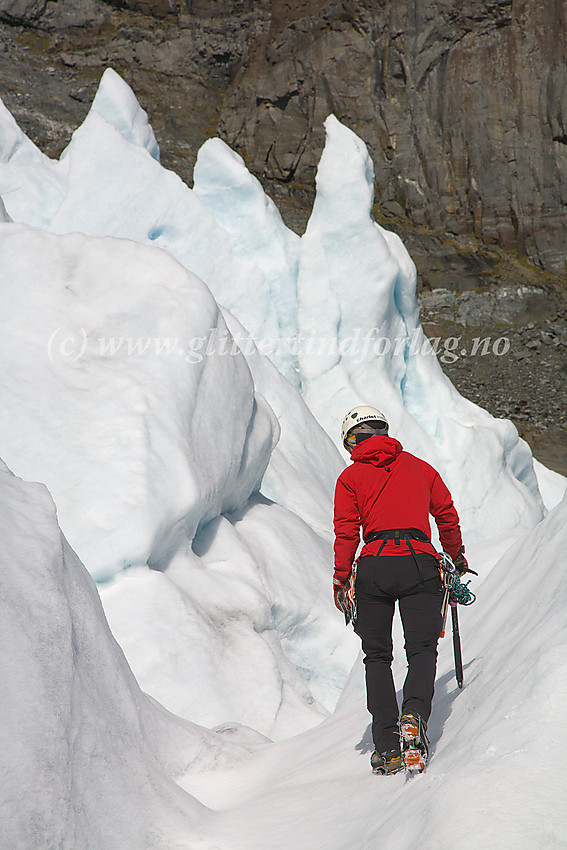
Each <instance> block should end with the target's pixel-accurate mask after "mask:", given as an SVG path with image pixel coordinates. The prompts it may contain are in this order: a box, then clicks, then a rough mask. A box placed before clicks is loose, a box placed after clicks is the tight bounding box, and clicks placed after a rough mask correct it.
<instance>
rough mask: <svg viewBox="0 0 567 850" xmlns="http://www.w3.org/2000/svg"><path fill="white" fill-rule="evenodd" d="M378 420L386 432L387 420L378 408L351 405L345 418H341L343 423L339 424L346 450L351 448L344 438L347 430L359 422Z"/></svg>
mask: <svg viewBox="0 0 567 850" xmlns="http://www.w3.org/2000/svg"><path fill="white" fill-rule="evenodd" d="M369 421H373V422H380V423H383V424H384V428H383V430H384V431H385V432H386V433H387V432H388V420H387V419H386V417H385V416H384V414H383V413H381V412H380V411H379V410H376V408H375V407H367V406H366V405H364V404H361V405H360V406H359V407H353V409H352V410H349V412H348V413H347V415H346V416H345V418H344V419H343V424H342V426H341V436H342V439H343V446H344V447H345V449H347V450H352V446H348V445H347V442H346V438H347V435H348V432H349V431H350V430H351V429H352V428H354V427H355V425H360V423H361V422H369Z"/></svg>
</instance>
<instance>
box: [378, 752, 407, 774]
mask: <svg viewBox="0 0 567 850" xmlns="http://www.w3.org/2000/svg"><path fill="white" fill-rule="evenodd" d="M370 764H371V765H372V770H373V772H374V773H382V774H384V775H387V774H391V773H398V772H399V771H400V770H403V769H404V765H403V762H402V754H401V752H400V751H399V750H388V751H387V752H385V753H379V752H378V750H374V752H373V753H372V755H371V756H370Z"/></svg>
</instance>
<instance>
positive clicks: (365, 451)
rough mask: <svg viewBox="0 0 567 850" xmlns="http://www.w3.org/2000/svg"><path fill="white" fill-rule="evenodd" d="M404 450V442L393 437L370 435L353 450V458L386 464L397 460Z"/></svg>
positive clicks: (377, 464) (353, 459)
mask: <svg viewBox="0 0 567 850" xmlns="http://www.w3.org/2000/svg"><path fill="white" fill-rule="evenodd" d="M402 451H403V448H402V444H401V443H400V442H399V440H394V438H393V437H380V436H376V437H369V438H368V440H364V442H362V443H359V444H358V446H355V447H354V449H353V450H352V454H351V456H350V457H351V460H352V461H361V462H362V463H372V464H373V465H374V466H386V465H387V464H389V463H392V462H393V461H395V460H396V458H397V457H398V455H399V454H400V453H401V452H402Z"/></svg>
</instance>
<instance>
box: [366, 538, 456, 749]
mask: <svg viewBox="0 0 567 850" xmlns="http://www.w3.org/2000/svg"><path fill="white" fill-rule="evenodd" d="M417 559H418V562H419V570H418V566H417V564H416V562H415V560H414V558H413V556H412V555H411V554H408V555H398V556H380V557H378V558H376V557H367V558H360V560H359V561H358V569H357V575H356V604H357V620H356V628H355V631H356V633H357V635H359V637H360V638H361V639H362V649H363V652H364V656H365V657H364V664H365V665H366V695H367V705H368V710H369V712H370V714H371V715H372V739H373V741H374V746H375V747H376V749H377V750H378V752H379V753H383V752H386V751H387V750H393V749H397V748H398V747H399V732H398V717H399V714H400V712H399V709H398V703H397V699H396V689H395V686H394V679H393V676H392V667H391V665H392V620H393V616H394V606H395V602H396V600H398V605H399V609H400V615H401V619H402V625H403V629H404V638H405V651H406V658H407V662H408V671H407V676H406V680H405V682H404V689H403V702H402V706H401V713H402V714H403V713H406V712H412V713H416V714H419V715H420V716H421V717H422V718H423V720H426V721H427V720H428V719H429V715H430V713H431V700H432V699H433V690H434V685H435V671H436V667H437V641H438V640H439V634H440V632H441V604H442V599H443V586H442V583H441V578H440V576H439V569H438V566H437V561H436V560H435V558H434V557H433V556H432V555H427V554H424V555H419V554H418V555H417Z"/></svg>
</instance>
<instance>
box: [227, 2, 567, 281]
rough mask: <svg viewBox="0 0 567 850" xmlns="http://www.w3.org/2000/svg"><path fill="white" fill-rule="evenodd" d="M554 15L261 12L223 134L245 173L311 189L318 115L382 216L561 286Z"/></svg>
mask: <svg viewBox="0 0 567 850" xmlns="http://www.w3.org/2000/svg"><path fill="white" fill-rule="evenodd" d="M566 31H567V4H565V2H564V0H518V2H515V1H514V2H513V0H483V2H479V0H382V2H369V1H368V0H366V2H350V0H332V2H322V1H321V0H302V2H301V0H298V2H293V0H272V7H271V26H270V29H269V31H268V33H265V34H262V35H261V36H260V37H259V38H257V39H256V40H255V41H254V42H253V43H252V45H251V46H250V48H249V51H248V54H247V56H246V57H244V59H243V62H242V66H241V68H240V70H239V73H238V74H237V75H236V77H235V79H234V81H233V83H232V88H231V91H230V93H229V96H228V98H227V100H226V101H225V107H224V109H223V111H222V115H221V122H220V129H221V131H222V133H223V135H224V136H225V137H226V139H227V141H228V142H229V144H231V145H233V146H235V147H236V148H237V149H239V150H240V151H241V152H242V153H243V154H244V156H245V158H246V160H247V162H248V164H249V165H250V167H251V168H252V169H253V170H254V171H255V172H256V173H257V174H261V175H264V176H265V177H267V178H272V179H277V180H280V181H289V180H295V181H300V182H306V183H309V182H311V181H312V179H313V176H314V171H315V167H316V163H317V160H318V157H319V155H320V151H321V146H322V143H323V131H322V127H321V123H322V121H323V120H324V118H325V117H326V116H327V115H328V114H329V112H334V113H335V115H337V117H338V118H339V119H340V120H341V121H344V122H345V123H346V124H347V125H348V126H350V127H351V128H352V129H353V130H355V131H356V132H357V133H358V134H359V135H361V136H362V137H363V138H364V140H365V141H366V142H367V144H368V145H369V148H370V150H371V153H372V156H373V159H374V163H375V168H376V185H377V199H378V201H379V203H380V206H381V207H382V208H383V209H386V210H387V209H388V208H389V209H391V211H392V212H393V213H394V214H396V212H399V213H403V214H404V215H405V216H407V217H408V218H409V219H410V220H411V221H413V222H414V223H416V224H426V225H429V226H430V227H432V228H433V229H435V230H438V231H439V230H441V231H449V232H450V233H454V234H461V233H471V234H474V235H475V236H477V237H479V238H481V239H482V240H483V241H485V242H486V243H488V244H490V243H494V244H499V245H501V246H502V247H504V248H507V249H517V250H518V251H519V252H520V253H521V254H525V255H527V256H528V257H529V258H530V259H531V260H533V261H535V262H536V263H537V264H538V265H540V266H541V267H544V268H547V269H549V270H550V271H555V272H557V273H560V274H561V273H565V251H566V248H567V238H566V235H565V228H566V221H567V219H566V213H567V46H566Z"/></svg>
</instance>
